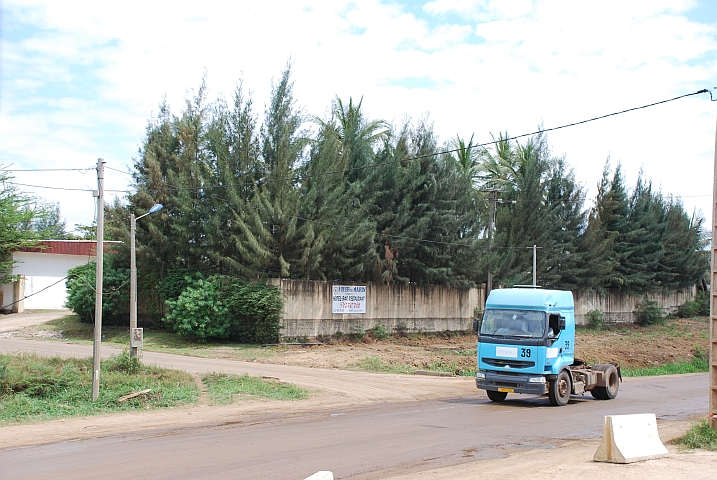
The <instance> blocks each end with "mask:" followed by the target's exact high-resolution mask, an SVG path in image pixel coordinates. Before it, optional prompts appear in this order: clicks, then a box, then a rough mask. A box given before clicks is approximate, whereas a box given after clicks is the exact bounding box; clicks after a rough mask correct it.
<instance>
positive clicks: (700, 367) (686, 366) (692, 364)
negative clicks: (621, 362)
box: [620, 347, 709, 377]
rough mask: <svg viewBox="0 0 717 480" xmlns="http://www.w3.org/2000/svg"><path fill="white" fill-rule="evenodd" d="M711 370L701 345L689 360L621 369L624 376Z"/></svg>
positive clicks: (651, 375)
mask: <svg viewBox="0 0 717 480" xmlns="http://www.w3.org/2000/svg"><path fill="white" fill-rule="evenodd" d="M708 371H709V360H708V357H707V352H705V351H704V350H703V349H702V348H700V347H695V348H694V349H693V350H692V360H690V361H689V362H677V363H667V364H665V365H657V366H654V367H644V368H623V369H621V370H620V372H621V373H622V375H623V376H624V377H654V376H658V375H676V374H684V373H703V372H708Z"/></svg>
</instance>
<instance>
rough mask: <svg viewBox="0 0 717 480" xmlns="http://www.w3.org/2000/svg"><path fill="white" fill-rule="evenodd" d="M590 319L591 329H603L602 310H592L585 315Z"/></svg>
mask: <svg viewBox="0 0 717 480" xmlns="http://www.w3.org/2000/svg"><path fill="white" fill-rule="evenodd" d="M585 316H586V317H587V319H588V325H589V326H590V328H593V329H595V330H600V329H601V328H602V327H603V318H602V312H601V311H600V310H590V311H589V312H587V313H586V314H585Z"/></svg>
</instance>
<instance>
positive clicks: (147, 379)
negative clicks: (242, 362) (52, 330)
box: [0, 354, 199, 425]
mask: <svg viewBox="0 0 717 480" xmlns="http://www.w3.org/2000/svg"><path fill="white" fill-rule="evenodd" d="M129 366H131V368H129V369H128V367H129ZM101 368H102V373H101V374H100V382H101V385H100V397H99V399H98V400H97V401H94V402H93V401H92V400H91V396H92V395H91V394H92V391H91V390H92V359H91V358H86V359H76V358H71V359H61V358H59V357H50V358H46V357H40V356H37V355H31V354H23V355H0V425H5V424H8V423H15V422H26V421H37V420H49V419H53V418H64V417H72V416H80V415H82V416H85V415H97V414H102V413H110V412H121V411H132V410H139V409H142V410H146V409H150V408H161V407H172V406H181V405H184V404H187V403H193V402H196V400H197V398H198V396H199V391H198V389H197V386H196V384H195V382H194V380H193V378H192V376H191V375H190V374H188V373H186V372H178V371H175V370H168V369H163V368H159V367H154V366H146V365H141V364H138V365H136V366H134V365H128V361H127V359H126V358H116V357H114V358H109V359H107V360H103V361H102V363H101ZM128 370H131V372H130V371H128ZM147 388H151V389H152V392H150V393H149V394H147V395H143V396H141V397H137V398H134V399H130V400H128V401H127V402H123V403H118V402H117V399H118V398H120V397H122V396H124V395H126V394H128V393H131V392H134V391H138V390H144V389H147Z"/></svg>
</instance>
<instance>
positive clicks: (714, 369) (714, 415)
mask: <svg viewBox="0 0 717 480" xmlns="http://www.w3.org/2000/svg"><path fill="white" fill-rule="evenodd" d="M712 177H713V180H712V272H711V275H710V345H709V348H710V352H709V362H710V413H709V417H708V418H709V423H710V426H711V427H712V428H713V429H716V430H717V127H716V128H715V158H714V172H713V174H712Z"/></svg>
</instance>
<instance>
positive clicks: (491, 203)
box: [484, 188, 500, 298]
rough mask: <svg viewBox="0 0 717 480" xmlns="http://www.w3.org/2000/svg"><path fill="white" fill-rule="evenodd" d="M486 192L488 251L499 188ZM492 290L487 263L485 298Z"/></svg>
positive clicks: (491, 243)
mask: <svg viewBox="0 0 717 480" xmlns="http://www.w3.org/2000/svg"><path fill="white" fill-rule="evenodd" d="M484 191H485V192H488V251H490V249H491V247H492V245H493V217H495V204H496V202H497V201H498V192H499V191H500V189H499V188H488V189H486V190H484ZM491 290H493V273H492V272H491V270H490V265H488V281H487V282H486V285H485V298H488V294H489V293H490V291H491Z"/></svg>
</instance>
